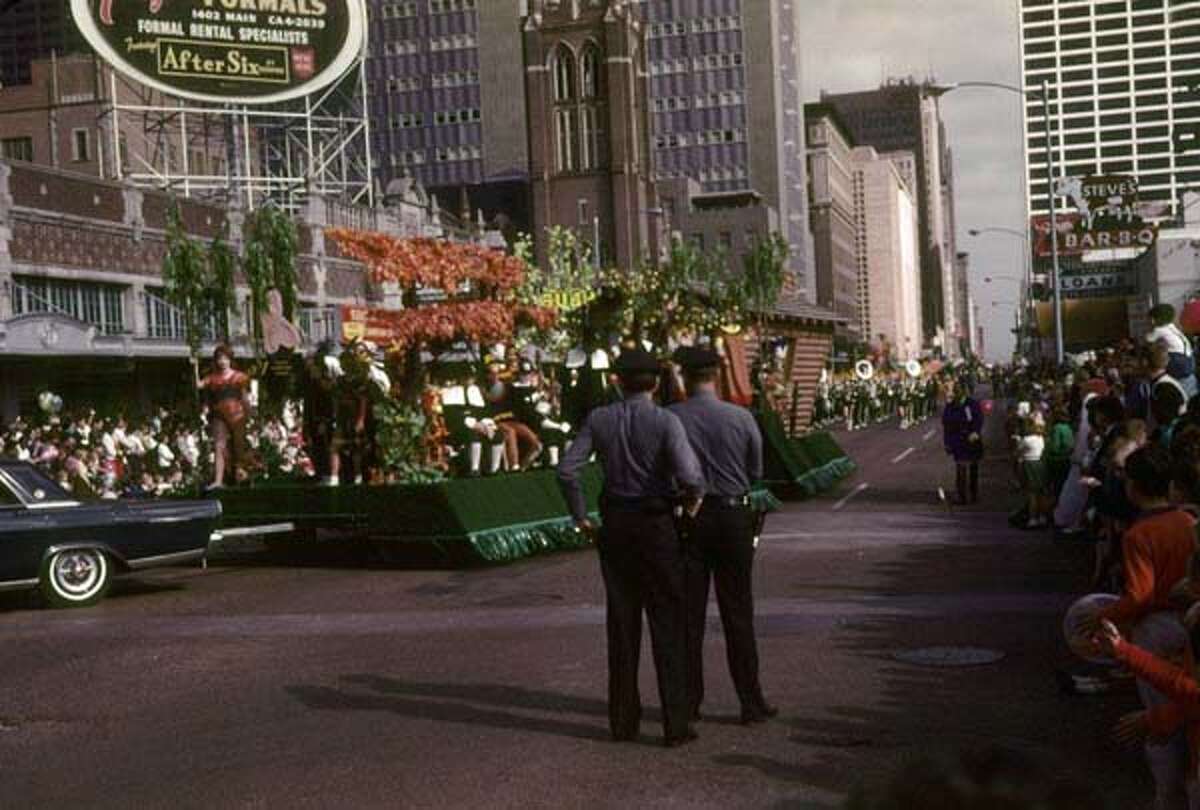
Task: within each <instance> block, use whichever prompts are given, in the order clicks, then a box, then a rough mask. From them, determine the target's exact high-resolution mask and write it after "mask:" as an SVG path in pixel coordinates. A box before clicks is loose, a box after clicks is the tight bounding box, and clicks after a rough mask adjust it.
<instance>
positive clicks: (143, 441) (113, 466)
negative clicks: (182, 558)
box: [0, 409, 312, 498]
mask: <svg viewBox="0 0 1200 810" xmlns="http://www.w3.org/2000/svg"><path fill="white" fill-rule="evenodd" d="M246 440H247V443H248V444H249V445H250V447H251V449H252V450H254V451H255V452H256V453H257V454H258V456H259V457H261V458H262V460H263V463H264V466H265V469H266V470H268V471H269V472H270V473H272V474H275V475H284V476H290V475H296V476H300V477H303V476H309V475H311V474H312V464H311V462H310V460H309V459H308V456H307V455H306V453H305V452H304V446H303V441H302V438H301V432H300V428H299V424H298V420H297V419H296V418H295V416H294V412H293V411H292V410H290V409H285V410H284V412H283V414H282V416H281V417H280V418H277V419H267V420H261V421H254V422H252V423H251V425H250V427H249V429H248V431H247V437H246ZM0 457H4V458H16V459H20V460H22V461H28V462H30V463H32V464H34V465H36V466H37V467H39V468H40V469H41V470H42V471H43V472H45V473H47V474H48V475H50V476H51V477H52V478H54V479H55V480H56V481H58V482H59V483H60V484H61V485H62V486H63V487H64V488H66V489H67V490H68V491H70V492H72V493H74V494H75V495H76V496H78V497H83V498H96V497H99V498H148V497H156V496H161V495H165V494H168V493H172V492H188V493H195V492H196V491H198V490H199V489H201V488H202V487H203V485H204V484H205V483H206V482H207V481H208V479H209V478H210V477H211V474H212V473H211V470H212V457H213V454H212V447H211V441H210V439H209V435H208V431H207V429H206V427H205V422H204V421H203V420H202V419H201V418H199V417H197V416H195V415H193V416H191V417H180V416H176V415H174V414H172V413H171V412H170V411H167V410H165V409H163V410H160V411H158V412H156V413H154V414H151V415H149V416H146V417H144V418H140V419H134V418H130V417H127V416H125V415H115V416H103V415H100V414H97V413H96V412H95V411H93V410H66V411H63V412H61V413H53V412H46V411H42V412H39V414H38V415H37V416H36V417H30V418H25V417H20V418H17V419H16V420H15V421H13V422H12V423H10V424H9V425H7V426H6V427H5V428H4V429H3V430H2V431H0Z"/></svg>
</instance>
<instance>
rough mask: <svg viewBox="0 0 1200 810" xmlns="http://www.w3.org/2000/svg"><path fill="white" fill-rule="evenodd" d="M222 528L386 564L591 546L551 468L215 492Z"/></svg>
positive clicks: (766, 504)
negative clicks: (327, 535)
mask: <svg viewBox="0 0 1200 810" xmlns="http://www.w3.org/2000/svg"><path fill="white" fill-rule="evenodd" d="M583 484H584V491H585V493H586V494H587V500H588V509H589V510H590V511H591V513H592V517H593V519H594V520H598V519H599V516H598V507H597V499H598V497H599V494H600V487H601V473H600V469H599V467H598V466H596V465H595V464H592V465H589V466H588V467H587V468H586V469H585V470H584V474H583ZM216 497H217V498H219V499H220V501H221V505H222V507H223V511H222V525H223V526H225V527H242V526H262V525H268V524H278V523H285V522H286V523H292V524H295V526H296V528H297V531H298V532H299V533H300V534H301V535H304V534H305V533H309V532H311V531H312V530H315V529H334V530H344V531H350V532H354V533H357V534H359V535H364V536H368V537H369V538H370V539H371V541H372V542H373V543H374V544H375V545H376V546H378V547H379V548H380V549H381V550H383V551H385V552H386V553H387V556H389V557H404V556H405V554H406V552H411V556H414V557H418V558H421V559H430V558H433V559H436V560H438V561H440V562H442V563H447V564H450V565H464V566H466V565H479V564H495V563H506V562H512V561H513V560H518V559H521V558H523V557H530V556H533V555H536V554H543V553H546V552H551V551H562V550H567V549H576V548H582V547H585V546H588V545H589V544H590V541H589V540H588V538H587V537H586V536H584V535H583V534H581V533H579V532H577V531H575V525H574V522H573V521H572V520H571V518H570V517H569V516H568V514H567V504H566V501H565V500H564V499H563V497H562V494H561V493H560V492H559V488H558V482H557V480H556V478H555V475H554V471H553V470H533V471H530V472H523V473H511V474H504V475H498V476H491V477H484V478H460V479H453V480H449V481H442V482H440V483H436V484H413V485H387V486H340V487H321V486H315V485H306V484H292V483H288V484H285V483H265V484H261V485H257V486H251V487H244V488H236V489H225V490H219V491H218V492H217V494H216ZM751 504H752V505H753V506H754V508H755V509H759V510H761V511H768V512H770V511H775V510H776V509H778V508H780V507H781V506H782V504H781V503H780V502H779V500H778V499H777V498H776V497H775V496H774V495H773V494H772V493H771V492H770V490H768V489H766V488H759V489H757V490H755V491H754V492H753V493H751Z"/></svg>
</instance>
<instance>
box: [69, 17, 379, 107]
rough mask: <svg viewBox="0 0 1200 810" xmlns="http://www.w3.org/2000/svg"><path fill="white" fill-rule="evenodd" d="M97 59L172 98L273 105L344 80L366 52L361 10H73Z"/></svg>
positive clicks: (364, 22)
mask: <svg viewBox="0 0 1200 810" xmlns="http://www.w3.org/2000/svg"><path fill="white" fill-rule="evenodd" d="M71 13H72V15H73V16H74V18H75V24H76V25H77V26H78V27H79V30H80V32H81V33H82V34H83V36H84V38H85V39H86V40H87V41H88V44H90V45H91V46H92V47H93V48H95V50H96V52H97V53H98V54H100V56H101V58H103V59H104V60H106V61H107V62H108V63H109V64H111V65H112V66H113V67H114V68H116V69H117V70H119V71H121V72H122V73H124V74H126V75H127V76H129V77H131V78H133V79H135V80H137V81H139V82H141V83H143V84H145V85H148V86H149V87H152V88H154V89H156V90H160V91H162V92H163V93H167V94H169V95H173V96H180V97H182V98H188V99H193V100H196V101H207V102H213V103H218V104H227V103H234V104H273V103H277V102H281V101H287V100H289V99H293V98H299V97H300V96H304V95H307V94H309V93H312V92H315V91H316V90H319V89H320V88H322V87H325V86H326V85H329V84H332V83H333V82H335V81H337V80H338V79H340V78H341V77H342V76H343V75H344V74H345V73H346V71H347V70H349V69H350V67H351V66H352V65H354V63H355V61H356V60H357V59H358V57H359V55H360V54H361V53H362V52H363V48H364V45H365V43H366V29H367V11H366V6H365V5H364V2H363V0H139V2H127V1H126V2H121V3H117V2H116V0H71Z"/></svg>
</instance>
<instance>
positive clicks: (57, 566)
mask: <svg viewBox="0 0 1200 810" xmlns="http://www.w3.org/2000/svg"><path fill="white" fill-rule="evenodd" d="M103 566H104V562H103V561H102V560H100V559H99V558H98V557H97V556H96V554H95V553H94V552H90V551H68V552H64V553H62V554H60V555H59V556H58V559H57V560H55V563H54V579H55V582H56V583H57V584H58V590H59V591H60V592H61V593H62V594H63V595H64V596H68V597H75V598H79V597H83V596H87V595H88V594H89V593H91V592H92V591H93V590H94V589H95V588H96V586H97V584H99V582H100V581H101V579H102V577H103V575H104V572H103Z"/></svg>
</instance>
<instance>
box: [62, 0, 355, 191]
mask: <svg viewBox="0 0 1200 810" xmlns="http://www.w3.org/2000/svg"><path fill="white" fill-rule="evenodd" d="M70 4H71V11H72V15H73V17H74V19H75V22H76V24H77V25H78V27H79V29H80V31H81V33H82V34H83V36H84V38H85V39H86V40H87V41H88V43H89V44H90V45H91V46H92V47H93V48H94V49H95V50H96V52H97V54H98V56H99V58H100V59H101V60H102V61H104V62H105V63H107V65H108V66H109V68H110V77H109V82H108V90H109V93H110V100H109V101H110V104H111V107H110V108H108V109H107V110H106V111H105V115H108V114H111V121H109V122H108V123H109V125H110V126H111V130H112V136H111V150H112V164H111V165H112V170H111V171H112V174H113V176H115V177H117V178H118V179H121V178H124V179H127V180H128V181H130V182H131V183H134V184H137V185H146V186H153V187H158V188H171V189H175V190H178V191H180V192H181V193H183V194H184V195H185V196H203V197H208V198H222V197H223V198H225V199H227V200H232V199H235V198H236V199H242V200H243V201H244V203H245V205H246V206H247V207H248V208H253V207H254V206H257V205H260V204H261V203H262V202H264V201H265V200H272V201H275V202H276V203H278V204H280V205H283V206H285V207H286V208H288V209H291V210H297V209H299V208H300V207H301V206H302V205H303V204H304V203H305V201H306V200H307V198H308V196H309V195H310V194H313V193H316V194H320V195H322V196H324V197H326V198H328V199H330V200H331V201H334V202H340V203H343V204H360V205H361V204H366V205H372V204H373V203H374V191H373V185H372V182H371V158H370V142H369V137H370V129H369V124H368V109H367V82H366V76H365V70H364V59H365V56H366V52H367V12H366V6H365V4H364V2H363V0H299V2H292V1H291V0H220V2H219V3H214V2H213V0H179V2H172V3H170V4H166V3H162V2H161V0H149V2H148V3H147V4H146V5H145V6H144V7H142V6H139V5H138V4H121V5H117V4H115V3H113V2H112V0H70ZM118 74H120V75H119V76H118ZM101 86H103V85H101ZM139 129H140V132H139ZM127 136H128V137H137V138H141V139H142V141H143V146H144V147H145V148H143V149H141V150H126V149H125V143H124V141H125V139H126V137H127ZM217 155H219V157H218V156H217ZM131 159H132V160H133V161H136V162H135V163H133V164H130V160H131Z"/></svg>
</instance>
